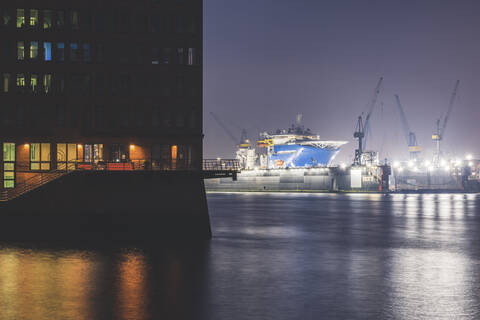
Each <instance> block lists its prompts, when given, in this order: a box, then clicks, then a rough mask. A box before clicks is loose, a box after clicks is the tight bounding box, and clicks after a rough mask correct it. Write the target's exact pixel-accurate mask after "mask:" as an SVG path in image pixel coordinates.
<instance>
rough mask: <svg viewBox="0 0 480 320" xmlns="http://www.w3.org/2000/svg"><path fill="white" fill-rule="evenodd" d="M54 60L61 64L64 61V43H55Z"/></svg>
mask: <svg viewBox="0 0 480 320" xmlns="http://www.w3.org/2000/svg"><path fill="white" fill-rule="evenodd" d="M55 60H56V61H60V62H63V61H65V43H63V42H58V43H57V50H56V52H55Z"/></svg>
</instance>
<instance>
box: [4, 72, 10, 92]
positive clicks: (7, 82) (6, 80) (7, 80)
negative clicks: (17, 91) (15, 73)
mask: <svg viewBox="0 0 480 320" xmlns="http://www.w3.org/2000/svg"><path fill="white" fill-rule="evenodd" d="M9 86H10V73H4V74H3V92H4V93H7V92H8V91H9Z"/></svg>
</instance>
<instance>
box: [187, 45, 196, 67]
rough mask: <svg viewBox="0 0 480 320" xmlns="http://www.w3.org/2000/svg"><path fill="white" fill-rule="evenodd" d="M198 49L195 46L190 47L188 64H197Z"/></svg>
mask: <svg viewBox="0 0 480 320" xmlns="http://www.w3.org/2000/svg"><path fill="white" fill-rule="evenodd" d="M195 56H196V50H195V48H188V61H187V64H188V65H189V66H193V65H195V64H196V63H195V59H196V57H195Z"/></svg>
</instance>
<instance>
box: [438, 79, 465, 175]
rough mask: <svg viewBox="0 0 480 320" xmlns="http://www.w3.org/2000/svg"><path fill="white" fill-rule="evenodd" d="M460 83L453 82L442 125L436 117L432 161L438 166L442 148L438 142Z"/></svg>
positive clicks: (441, 136) (443, 131) (441, 138)
mask: <svg viewBox="0 0 480 320" xmlns="http://www.w3.org/2000/svg"><path fill="white" fill-rule="evenodd" d="M459 84H460V80H457V81H456V82H455V86H454V88H453V92H452V95H451V97H450V102H449V103H448V109H447V113H446V114H445V116H444V117H443V123H442V126H440V123H441V122H442V121H441V120H442V119H441V118H439V119H437V132H436V133H434V134H433V135H432V140H433V141H435V144H436V150H435V155H434V157H433V163H434V164H435V165H436V166H438V164H439V163H440V158H441V156H442V150H441V146H440V142H441V141H442V140H443V137H444V135H445V129H446V128H447V123H448V118H449V117H450V113H451V112H452V108H453V104H454V102H455V98H456V96H457V91H458V85H459Z"/></svg>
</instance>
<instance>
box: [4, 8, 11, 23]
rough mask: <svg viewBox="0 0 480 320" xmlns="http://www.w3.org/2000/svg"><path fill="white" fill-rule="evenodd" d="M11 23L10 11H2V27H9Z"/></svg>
mask: <svg viewBox="0 0 480 320" xmlns="http://www.w3.org/2000/svg"><path fill="white" fill-rule="evenodd" d="M11 21H12V16H11V15H10V11H9V10H8V9H4V10H3V16H2V25H4V26H10V22H11Z"/></svg>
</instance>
